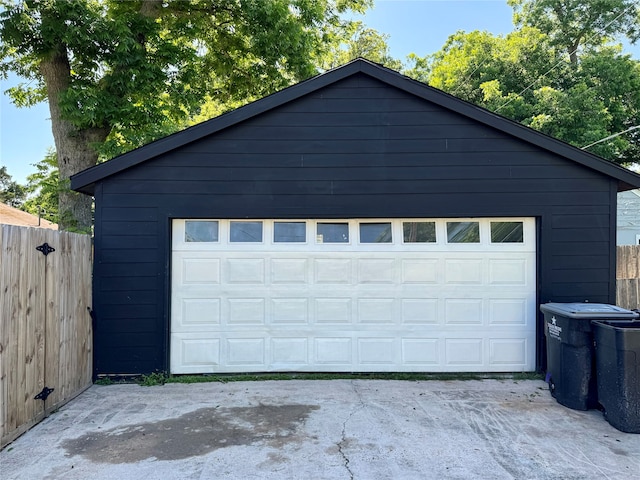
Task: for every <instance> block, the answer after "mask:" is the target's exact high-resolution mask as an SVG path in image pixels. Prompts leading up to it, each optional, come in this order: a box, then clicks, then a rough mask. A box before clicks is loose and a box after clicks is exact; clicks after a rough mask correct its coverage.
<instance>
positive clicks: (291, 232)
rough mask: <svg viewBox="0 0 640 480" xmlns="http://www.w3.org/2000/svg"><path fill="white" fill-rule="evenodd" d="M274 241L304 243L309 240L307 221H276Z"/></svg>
mask: <svg viewBox="0 0 640 480" xmlns="http://www.w3.org/2000/svg"><path fill="white" fill-rule="evenodd" d="M273 241H274V243H304V242H306V241H307V224H306V223H305V222H274V223H273Z"/></svg>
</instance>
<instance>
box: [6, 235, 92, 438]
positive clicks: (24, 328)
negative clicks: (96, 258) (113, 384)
mask: <svg viewBox="0 0 640 480" xmlns="http://www.w3.org/2000/svg"><path fill="white" fill-rule="evenodd" d="M0 227H1V230H0V315H1V318H0V447H2V446H4V445H6V444H7V443H9V442H11V441H13V440H14V439H15V438H17V437H18V436H19V435H21V434H22V433H23V432H25V431H26V430H28V429H29V428H31V427H32V426H33V425H35V424H36V423H38V422H39V421H41V420H42V419H43V418H44V417H46V415H47V414H49V413H50V412H51V411H53V410H55V409H56V408H58V407H60V406H61V405H63V404H64V403H66V402H68V401H69V400H71V399H72V398H74V397H75V396H76V395H78V394H79V393H81V392H82V391H84V390H85V389H86V388H88V387H89V386H90V385H91V374H92V350H93V346H92V342H93V337H92V335H93V333H92V332H93V329H92V325H91V317H90V315H89V308H90V306H91V256H92V247H91V238H90V237H89V236H88V235H79V234H74V233H68V232H58V231H55V230H49V229H40V228H27V227H17V226H12V225H0Z"/></svg>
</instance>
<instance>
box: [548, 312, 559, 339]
mask: <svg viewBox="0 0 640 480" xmlns="http://www.w3.org/2000/svg"><path fill="white" fill-rule="evenodd" d="M547 328H548V329H549V335H551V336H552V337H553V338H555V339H557V340H561V338H560V334H561V333H562V327H559V326H558V325H556V317H555V316H554V317H551V322H547Z"/></svg>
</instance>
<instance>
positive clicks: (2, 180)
mask: <svg viewBox="0 0 640 480" xmlns="http://www.w3.org/2000/svg"><path fill="white" fill-rule="evenodd" d="M26 194H27V193H26V191H25V189H24V187H22V186H21V185H19V184H18V183H17V182H15V181H13V178H12V177H11V175H9V172H7V167H0V202H2V203H6V204H7V205H10V206H12V207H14V208H20V207H21V206H22V204H23V202H24V199H25V198H26Z"/></svg>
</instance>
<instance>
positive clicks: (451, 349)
mask: <svg viewBox="0 0 640 480" xmlns="http://www.w3.org/2000/svg"><path fill="white" fill-rule="evenodd" d="M482 344H483V341H482V338H447V339H446V340H445V363H446V365H447V366H455V367H458V368H460V367H465V368H468V369H477V367H480V366H482V359H483V351H482V350H483V345H482Z"/></svg>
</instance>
